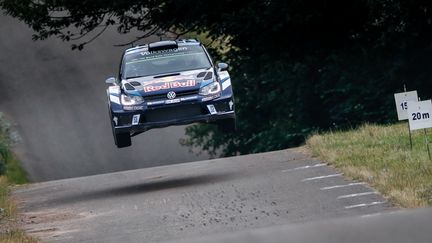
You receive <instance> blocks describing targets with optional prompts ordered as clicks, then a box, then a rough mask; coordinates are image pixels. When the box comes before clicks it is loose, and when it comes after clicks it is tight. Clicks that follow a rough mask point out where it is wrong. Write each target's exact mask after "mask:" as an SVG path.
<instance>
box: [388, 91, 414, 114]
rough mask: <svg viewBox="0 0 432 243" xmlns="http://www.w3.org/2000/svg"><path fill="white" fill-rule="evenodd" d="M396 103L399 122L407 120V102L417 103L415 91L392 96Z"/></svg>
mask: <svg viewBox="0 0 432 243" xmlns="http://www.w3.org/2000/svg"><path fill="white" fill-rule="evenodd" d="M394 97H395V102H396V111H397V115H398V119H399V121H401V120H407V119H408V118H409V117H408V107H409V105H408V102H409V101H418V96H417V91H409V92H403V93H396V94H394Z"/></svg>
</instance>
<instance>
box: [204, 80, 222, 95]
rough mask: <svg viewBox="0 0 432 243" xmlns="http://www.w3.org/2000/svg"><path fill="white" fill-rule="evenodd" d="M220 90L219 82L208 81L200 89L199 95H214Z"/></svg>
mask: <svg viewBox="0 0 432 243" xmlns="http://www.w3.org/2000/svg"><path fill="white" fill-rule="evenodd" d="M220 91H221V86H220V84H219V82H213V83H210V84H208V85H206V86H204V87H202V88H201V89H200V92H199V94H200V95H214V94H218V93H219V92H220Z"/></svg>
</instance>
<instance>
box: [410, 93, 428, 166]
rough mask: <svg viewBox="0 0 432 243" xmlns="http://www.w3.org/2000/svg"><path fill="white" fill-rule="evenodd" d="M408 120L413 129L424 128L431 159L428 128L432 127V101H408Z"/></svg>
mask: <svg viewBox="0 0 432 243" xmlns="http://www.w3.org/2000/svg"><path fill="white" fill-rule="evenodd" d="M408 121H409V127H410V130H411V131H414V130H419V129H423V130H424V134H425V142H426V148H427V151H428V155H429V159H430V160H432V157H431V152H430V148H429V141H428V137H427V131H426V129H427V128H432V101H431V100H424V101H418V102H415V101H408Z"/></svg>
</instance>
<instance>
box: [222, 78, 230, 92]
mask: <svg viewBox="0 0 432 243" xmlns="http://www.w3.org/2000/svg"><path fill="white" fill-rule="evenodd" d="M229 86H231V79H227V80H226V81H225V82H223V83H222V90H226V89H227V88H228V87H229Z"/></svg>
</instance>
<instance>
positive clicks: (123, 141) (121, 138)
mask: <svg viewBox="0 0 432 243" xmlns="http://www.w3.org/2000/svg"><path fill="white" fill-rule="evenodd" d="M114 142H115V144H116V145H117V148H124V147H129V146H131V145H132V140H131V137H130V135H129V133H119V134H114Z"/></svg>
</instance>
